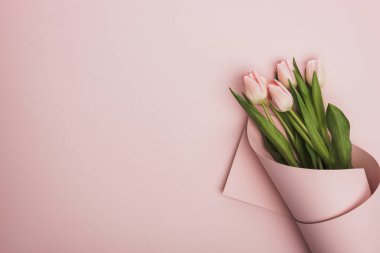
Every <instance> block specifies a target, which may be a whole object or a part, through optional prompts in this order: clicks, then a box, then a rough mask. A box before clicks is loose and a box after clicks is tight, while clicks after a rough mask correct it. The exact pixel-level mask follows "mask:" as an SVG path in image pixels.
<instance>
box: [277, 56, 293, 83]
mask: <svg viewBox="0 0 380 253" xmlns="http://www.w3.org/2000/svg"><path fill="white" fill-rule="evenodd" d="M276 69H277V76H278V80H279V81H280V82H281V83H282V84H283V85H284V86H285V87H286V88H289V87H290V84H289V80H290V81H291V82H292V84H293V85H294V86H296V85H297V83H296V77H295V76H294V72H293V70H294V67H293V65H292V62H291V61H290V60H289V59H288V60H286V61H280V62H279V63H277V65H276Z"/></svg>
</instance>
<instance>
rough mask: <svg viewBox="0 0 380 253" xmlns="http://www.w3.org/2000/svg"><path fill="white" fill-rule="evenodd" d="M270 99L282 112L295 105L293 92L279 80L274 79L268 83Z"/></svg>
mask: <svg viewBox="0 0 380 253" xmlns="http://www.w3.org/2000/svg"><path fill="white" fill-rule="evenodd" d="M268 90H269V93H270V100H271V103H272V105H273V106H274V107H275V108H276V109H277V110H278V111H280V112H287V111H289V110H290V109H292V107H293V97H292V94H291V93H290V92H289V91H288V89H286V87H285V86H284V85H282V84H281V83H280V82H279V81H277V80H272V81H270V82H269V84H268Z"/></svg>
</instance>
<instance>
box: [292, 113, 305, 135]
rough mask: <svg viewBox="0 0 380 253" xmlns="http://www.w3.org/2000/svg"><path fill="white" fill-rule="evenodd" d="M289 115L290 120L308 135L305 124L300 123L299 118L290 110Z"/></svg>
mask: <svg viewBox="0 0 380 253" xmlns="http://www.w3.org/2000/svg"><path fill="white" fill-rule="evenodd" d="M289 113H290V116H292V118H293V119H294V120H295V121H296V123H297V124H298V125H299V126H300V127H301V128H302V130H303V131H305V133H307V134H309V132H308V131H307V128H306V126H305V124H304V123H303V122H302V120H301V119H300V117H299V116H298V115H297V114H296V113H295V112H294V111H293V110H292V109H290V111H289Z"/></svg>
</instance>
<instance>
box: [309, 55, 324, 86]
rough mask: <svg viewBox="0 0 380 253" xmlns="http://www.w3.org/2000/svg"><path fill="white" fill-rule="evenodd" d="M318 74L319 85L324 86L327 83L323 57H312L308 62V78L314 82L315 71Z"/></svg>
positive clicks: (310, 81)
mask: <svg viewBox="0 0 380 253" xmlns="http://www.w3.org/2000/svg"><path fill="white" fill-rule="evenodd" d="M314 72H315V73H316V74H317V77H318V81H319V85H320V86H321V87H323V86H324V85H325V83H326V75H325V69H324V66H323V64H322V60H321V59H310V60H308V61H307V63H306V80H307V82H308V83H309V85H311V84H312V80H313V73H314Z"/></svg>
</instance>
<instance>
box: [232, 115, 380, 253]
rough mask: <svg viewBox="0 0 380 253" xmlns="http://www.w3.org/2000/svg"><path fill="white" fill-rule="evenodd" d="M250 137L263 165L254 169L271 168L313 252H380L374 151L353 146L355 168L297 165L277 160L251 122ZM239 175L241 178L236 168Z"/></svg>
mask: <svg viewBox="0 0 380 253" xmlns="http://www.w3.org/2000/svg"><path fill="white" fill-rule="evenodd" d="M276 124H279V122H277V121H276ZM281 131H282V130H281ZM247 136H248V141H249V144H250V147H251V148H252V150H253V151H254V154H253V155H255V156H256V157H257V160H258V161H260V163H261V165H257V164H254V165H257V166H252V168H251V169H264V170H265V171H266V172H267V174H268V175H269V178H270V179H271V181H272V182H271V184H268V187H269V186H270V185H271V186H272V187H275V188H276V190H277V192H278V193H279V194H280V195H281V197H282V200H281V201H283V202H284V203H285V204H286V205H287V207H288V208H289V210H290V212H291V215H292V216H293V217H294V219H295V220H296V223H297V224H298V226H299V228H300V230H301V232H302V235H303V237H304V238H305V240H306V242H307V244H308V246H309V248H310V249H311V251H312V252H317V253H319V252H320V253H326V252H327V253H330V252H331V253H335V252H336V253H351V252H352V253H354V252H355V253H357V252H369V253H372V252H373V253H375V252H380V239H379V238H378V235H380V193H379V190H377V188H378V185H379V182H380V168H379V165H378V163H377V162H376V160H375V159H374V158H373V157H372V156H371V155H370V154H368V153H367V152H365V151H364V150H363V149H361V148H359V147H357V146H355V145H353V149H352V158H353V165H354V167H355V168H354V169H341V170H314V169H305V168H295V167H291V166H287V165H283V164H279V163H277V162H275V161H273V159H272V157H271V156H270V154H269V153H268V152H267V151H266V149H265V147H264V144H263V140H262V135H261V133H260V132H259V131H258V129H257V128H256V126H255V125H254V124H253V123H251V122H250V121H249V122H248V124H247ZM243 137H244V135H243ZM239 148H240V147H239ZM234 163H235V161H234ZM251 165H252V164H251ZM241 172H243V171H241ZM234 174H235V176H234V177H235V178H239V175H236V174H238V173H236V171H234ZM242 176H243V175H240V178H242ZM228 182H229V181H227V183H228ZM230 182H234V181H230ZM228 189H229V192H231V191H232V190H234V189H237V188H236V187H234V185H233V184H231V185H229V188H228ZM271 192H272V191H271ZM246 193H247V191H246ZM246 195H247V194H245V195H239V191H236V192H234V196H233V197H234V198H237V199H241V200H243V201H247V200H248V201H249V199H248V198H247V196H246ZM255 199H256V198H255ZM274 199H275V198H272V199H271V201H272V202H273V200H274ZM279 201H280V200H279ZM251 203H252V202H251ZM263 203H267V202H263ZM253 204H257V203H255V202H253ZM279 204H280V203H279ZM267 206H269V205H267ZM274 211H276V210H274Z"/></svg>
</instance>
